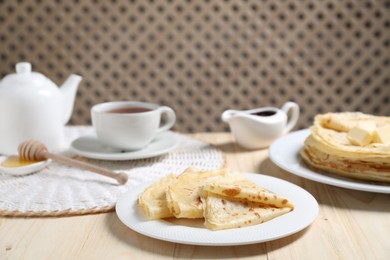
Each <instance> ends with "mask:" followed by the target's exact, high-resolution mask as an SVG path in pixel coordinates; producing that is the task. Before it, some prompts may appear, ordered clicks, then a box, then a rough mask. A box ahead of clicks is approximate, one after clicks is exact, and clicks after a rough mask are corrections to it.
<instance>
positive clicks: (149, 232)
mask: <svg viewBox="0 0 390 260" xmlns="http://www.w3.org/2000/svg"><path fill="white" fill-rule="evenodd" d="M245 176H246V177H247V178H248V179H250V180H252V181H254V182H255V183H257V184H259V185H260V186H262V187H264V188H266V189H268V190H270V191H273V192H275V193H277V194H279V195H281V196H284V197H287V198H289V199H290V200H291V202H293V203H294V205H295V208H294V210H293V211H291V212H289V213H287V214H285V215H282V216H280V217H277V218H275V219H272V220H270V221H268V222H265V223H262V224H259V225H254V226H249V227H243V228H235V229H228V230H218V231H212V230H209V229H207V228H206V227H204V226H203V224H202V223H203V220H179V221H176V220H174V219H173V220H169V219H167V220H147V219H146V217H145V216H144V215H143V212H142V211H141V209H139V208H138V205H137V199H138V196H139V195H140V194H141V193H142V192H143V191H144V190H145V188H146V187H148V186H149V185H150V184H151V183H145V184H141V185H139V186H136V187H135V188H134V189H132V190H130V191H129V192H127V193H125V194H124V195H123V196H122V197H120V198H119V200H118V201H117V203H116V213H117V215H118V217H119V219H120V220H121V221H122V222H123V223H124V224H125V225H126V226H128V227H129V228H131V229H132V230H134V231H136V232H138V233H140V234H143V235H145V236H148V237H152V238H156V239H160V240H164V241H170V242H175V243H181V244H190V245H207V246H231V245H245V244H254V243H261V242H266V241H270V240H275V239H278V238H282V237H286V236H288V235H291V234H294V233H296V232H298V231H300V230H302V229H304V228H306V227H307V226H309V225H310V224H311V223H312V222H313V221H314V219H315V218H316V216H317V214H318V203H317V201H316V200H315V199H314V197H313V196H312V195H311V194H310V193H308V192H307V191H306V190H304V189H302V188H300V187H298V186H296V185H295V184H292V183H290V182H287V181H284V180H281V179H277V178H275V177H270V176H266V175H261V174H256V173H245Z"/></svg>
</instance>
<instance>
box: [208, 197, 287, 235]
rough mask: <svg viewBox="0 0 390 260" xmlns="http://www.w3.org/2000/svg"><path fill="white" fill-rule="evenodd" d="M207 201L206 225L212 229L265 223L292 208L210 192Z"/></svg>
mask: <svg viewBox="0 0 390 260" xmlns="http://www.w3.org/2000/svg"><path fill="white" fill-rule="evenodd" d="M204 201H205V202H204V203H205V211H204V218H205V223H204V225H205V226H206V227H207V228H208V229H211V230H223V229H230V228H241V227H246V226H252V225H257V224H261V223H264V222H266V221H269V220H271V219H274V218H276V217H279V216H281V215H284V214H286V213H288V212H290V211H291V210H292V208H290V207H283V208H275V207H273V206H270V205H266V204H263V203H259V202H252V201H247V200H242V199H239V200H235V199H229V198H226V197H222V196H219V195H217V194H212V193H209V194H208V196H207V198H206V199H205V200H204Z"/></svg>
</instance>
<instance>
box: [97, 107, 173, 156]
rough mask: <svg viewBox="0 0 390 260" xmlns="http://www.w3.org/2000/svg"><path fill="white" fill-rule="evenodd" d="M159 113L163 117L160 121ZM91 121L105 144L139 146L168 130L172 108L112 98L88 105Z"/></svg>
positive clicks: (133, 147)
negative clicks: (112, 99)
mask: <svg viewBox="0 0 390 260" xmlns="http://www.w3.org/2000/svg"><path fill="white" fill-rule="evenodd" d="M162 115H166V120H164V122H162ZM91 116H92V125H93V127H94V128H95V131H96V134H97V137H98V139H99V140H100V141H101V142H102V143H103V144H105V145H108V146H111V147H115V148H119V149H123V150H139V149H142V148H144V147H146V146H147V145H148V144H149V143H151V142H152V141H153V139H154V138H155V137H156V135H157V134H158V133H161V132H163V131H167V130H169V129H170V128H172V126H173V125H174V123H175V121H176V114H175V112H174V111H173V110H172V109H171V108H170V107H167V106H159V105H157V104H153V103H147V102H136V101H115V102H107V103H101V104H97V105H95V106H93V107H92V109H91Z"/></svg>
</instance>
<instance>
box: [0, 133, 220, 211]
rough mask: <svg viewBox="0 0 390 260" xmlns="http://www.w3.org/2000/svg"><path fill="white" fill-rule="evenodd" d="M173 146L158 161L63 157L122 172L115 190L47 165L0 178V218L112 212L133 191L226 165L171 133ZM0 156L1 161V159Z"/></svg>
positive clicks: (108, 182)
mask: <svg viewBox="0 0 390 260" xmlns="http://www.w3.org/2000/svg"><path fill="white" fill-rule="evenodd" d="M92 132H93V129H92V128H91V127H85V126H83V127H67V128H66V129H65V133H66V142H67V145H68V147H69V145H70V143H71V142H72V141H73V140H75V139H76V138H78V137H80V136H83V135H86V134H89V133H92ZM173 134H174V135H175V137H176V138H177V141H178V146H177V148H175V149H174V150H172V151H171V152H169V153H167V154H165V155H161V156H158V157H153V158H148V159H139V160H129V161H104V160H94V159H87V158H84V157H81V156H77V155H75V154H73V153H72V152H71V150H70V149H67V150H65V151H64V152H63V154H65V155H67V156H71V157H73V158H76V159H78V160H83V161H86V162H89V163H92V164H95V165H98V166H101V167H104V168H107V169H110V170H113V171H118V172H119V171H121V172H126V173H127V174H128V176H129V180H128V182H127V183H126V184H125V185H117V184H116V182H115V180H112V179H110V178H107V177H104V176H100V175H98V174H93V173H90V172H86V171H83V170H80V169H77V168H73V167H68V166H65V165H62V164H59V163H57V162H52V163H51V164H49V165H48V166H47V167H46V168H45V169H43V170H41V171H39V172H37V173H32V174H28V175H22V176H16V175H10V174H5V173H0V216H21V217H27V216H71V215H82V214H92V213H100V212H107V211H111V210H113V209H114V207H115V203H116V201H117V199H118V198H119V197H120V196H121V195H122V194H123V193H125V192H126V191H127V190H129V189H131V188H132V187H134V186H136V185H138V184H140V183H142V182H148V181H155V180H157V179H159V178H162V177H163V176H165V175H167V174H169V173H177V174H179V173H181V172H183V171H184V170H185V169H186V168H188V167H195V168H198V169H200V170H208V169H217V168H220V167H223V166H224V164H225V160H224V157H223V155H222V153H221V152H220V151H219V150H218V149H217V148H215V147H213V146H211V145H209V144H207V143H205V142H202V141H199V140H196V139H192V138H189V137H187V136H185V135H182V134H178V133H173ZM4 159H5V157H4V156H0V161H2V160H4Z"/></svg>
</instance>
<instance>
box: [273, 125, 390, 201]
mask: <svg viewBox="0 0 390 260" xmlns="http://www.w3.org/2000/svg"><path fill="white" fill-rule="evenodd" d="M309 135H310V129H304V130H300V131H296V132H292V133H290V134H288V135H286V136H283V137H281V138H279V139H278V140H276V141H275V142H273V143H272V144H271V146H270V148H269V156H270V158H271V160H272V161H273V162H274V163H275V164H276V165H278V166H279V167H280V168H282V169H284V170H286V171H288V172H290V173H293V174H295V175H298V176H300V177H303V178H306V179H309V180H312V181H317V182H321V183H325V184H329V185H333V186H337V187H342V188H347V189H353V190H362V191H370V192H378V193H390V185H387V186H386V185H380V184H375V183H373V182H364V181H359V180H354V179H350V178H344V177H342V176H338V175H333V174H329V175H328V174H325V173H320V172H315V171H314V170H312V169H310V168H309V167H308V166H307V165H306V164H305V163H304V162H303V161H302V160H301V157H300V155H299V152H300V150H301V149H302V148H303V142H304V141H305V139H306V138H307V137H308V136H309Z"/></svg>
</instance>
